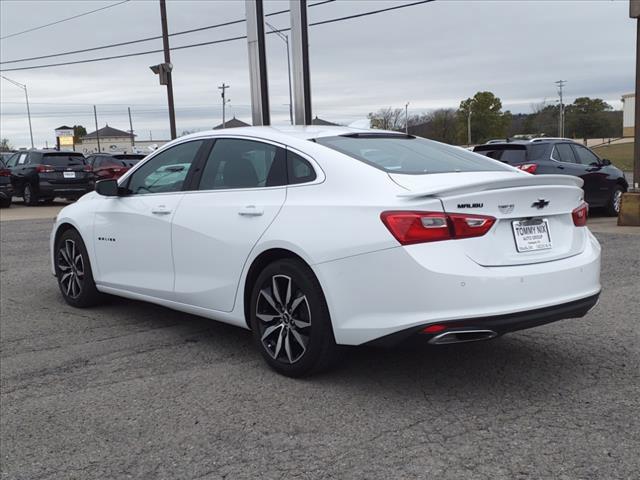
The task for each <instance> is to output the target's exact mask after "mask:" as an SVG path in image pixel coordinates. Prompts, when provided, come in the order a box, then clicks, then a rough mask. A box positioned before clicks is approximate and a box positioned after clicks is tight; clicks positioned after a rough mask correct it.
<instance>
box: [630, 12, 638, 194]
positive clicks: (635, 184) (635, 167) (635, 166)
mask: <svg viewBox="0 0 640 480" xmlns="http://www.w3.org/2000/svg"><path fill="white" fill-rule="evenodd" d="M629 16H630V17H631V18H633V19H635V21H636V96H635V121H634V132H633V133H634V139H633V189H634V190H635V191H636V192H638V191H640V2H638V1H637V0H631V1H630V2H629Z"/></svg>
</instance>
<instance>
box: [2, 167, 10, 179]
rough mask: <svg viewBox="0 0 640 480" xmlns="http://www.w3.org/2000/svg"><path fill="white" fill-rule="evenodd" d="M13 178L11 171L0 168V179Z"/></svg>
mask: <svg viewBox="0 0 640 480" xmlns="http://www.w3.org/2000/svg"><path fill="white" fill-rule="evenodd" d="M10 176H11V170H9V169H8V168H0V177H10Z"/></svg>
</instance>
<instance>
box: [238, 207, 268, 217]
mask: <svg viewBox="0 0 640 480" xmlns="http://www.w3.org/2000/svg"><path fill="white" fill-rule="evenodd" d="M262 214H264V209H262V208H258V207H256V206H255V205H247V206H246V207H242V208H241V209H240V210H239V211H238V215H242V216H243V217H259V216H260V215H262Z"/></svg>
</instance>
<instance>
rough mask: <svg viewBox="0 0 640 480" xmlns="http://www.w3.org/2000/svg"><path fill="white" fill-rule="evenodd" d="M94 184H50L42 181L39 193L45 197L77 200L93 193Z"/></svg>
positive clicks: (39, 185) (88, 182)
mask: <svg viewBox="0 0 640 480" xmlns="http://www.w3.org/2000/svg"><path fill="white" fill-rule="evenodd" d="M93 188H94V183H93V182H92V181H87V182H82V183H49V182H43V181H40V183H39V184H38V193H39V195H40V196H43V197H64V198H77V197H81V196H82V195H84V194H85V193H88V192H90V191H92V190H93Z"/></svg>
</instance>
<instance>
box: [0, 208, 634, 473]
mask: <svg viewBox="0 0 640 480" xmlns="http://www.w3.org/2000/svg"><path fill="white" fill-rule="evenodd" d="M12 208H13V207H12ZM51 223H52V221H51V220H50V219H47V218H45V219H40V220H38V219H35V220H14V221H3V222H2V223H1V225H0V230H1V232H0V233H1V243H0V247H1V256H0V257H1V262H0V282H1V283H0V285H1V295H0V313H1V315H0V320H1V321H0V345H1V353H0V355H1V356H0V359H1V365H0V367H1V368H0V374H1V392H0V413H1V415H0V417H1V419H0V426H1V432H0V434H1V436H0V440H1V444H2V459H1V474H2V478H3V479H5V478H6V479H107V478H109V479H111V478H114V479H115V478H118V479H119V478H149V479H165V478H166V479H196V478H202V479H209V478H210V479H217V478H229V479H237V478H336V479H351V478H385V479H388V478H438V479H441V478H451V479H460V478H488V479H496V478H504V479H514V478H519V479H542V478H545V479H546V478H557V479H634V480H635V479H637V478H639V476H640V455H639V454H638V452H640V301H639V299H640V278H639V272H640V235H634V234H620V233H598V234H597V235H598V238H599V240H600V241H601V243H602V246H603V269H602V282H603V285H604V290H603V293H602V297H601V301H600V303H599V304H598V306H597V307H596V308H595V309H594V310H592V311H591V312H590V313H589V314H588V316H586V317H585V318H583V319H580V320H566V321H562V322H558V323H554V324H551V325H547V326H544V327H540V328H537V329H533V330H528V331H523V332H519V333H515V334H511V335H509V336H505V337H503V338H500V339H497V340H494V341H491V342H486V343H476V344H462V345H456V346H443V347H431V348H413V349H410V350H377V349H372V348H366V349H365V348H361V349H353V350H351V351H350V352H349V354H348V355H347V358H346V361H345V363H344V365H342V366H341V368H338V369H337V370H334V371H332V372H330V373H327V374H325V375H322V376H318V377H315V378H311V379H307V380H292V379H288V378H284V377H281V376H279V375H277V374H275V373H273V372H272V371H270V370H269V369H268V368H267V367H266V365H265V364H264V362H263V361H262V359H261V358H260V356H259V354H258V352H257V350H256V349H254V347H253V346H252V344H251V337H250V334H249V332H247V331H243V330H240V329H236V328H232V327H228V326H225V325H223V324H218V323H216V322H212V321H208V320H204V319H200V318H197V317H193V316H189V315H185V314H182V313H178V312H174V311H171V310H168V309H164V308H161V307H157V306H152V305H148V304H143V303H139V302H134V301H128V300H124V299H116V298H113V299H111V300H109V301H108V302H107V303H106V304H104V305H103V306H100V307H97V308H94V309H90V310H74V309H72V308H71V307H69V306H67V305H66V304H65V303H64V302H63V300H62V298H61V296H60V295H59V292H58V290H57V286H56V284H55V280H54V278H53V277H52V276H51V274H50V271H49V267H48V257H47V254H48V244H47V239H48V234H49V231H50V227H51ZM612 231H615V229H614V230H612Z"/></svg>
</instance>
